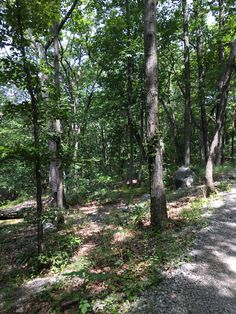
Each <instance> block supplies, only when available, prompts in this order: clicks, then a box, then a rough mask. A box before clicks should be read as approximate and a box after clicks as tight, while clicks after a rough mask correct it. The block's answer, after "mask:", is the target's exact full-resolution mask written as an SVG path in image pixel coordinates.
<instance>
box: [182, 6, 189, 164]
mask: <svg viewBox="0 0 236 314" xmlns="http://www.w3.org/2000/svg"><path fill="white" fill-rule="evenodd" d="M182 10H183V35H184V81H185V90H184V165H185V166H189V165H190V133H191V102H190V54H189V31H188V23H189V7H188V2H187V0H182Z"/></svg>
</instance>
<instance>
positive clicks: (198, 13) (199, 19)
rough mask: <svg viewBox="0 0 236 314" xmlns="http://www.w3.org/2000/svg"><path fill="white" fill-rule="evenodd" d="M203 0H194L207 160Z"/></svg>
mask: <svg viewBox="0 0 236 314" xmlns="http://www.w3.org/2000/svg"><path fill="white" fill-rule="evenodd" d="M202 5H203V4H202V1H201V0H196V1H195V2H194V7H195V14H196V20H197V45H196V50H197V65H198V101H199V107H200V110H201V133H202V134H201V138H202V143H203V151H204V160H205V162H207V156H208V150H209V143H208V126H207V117H206V108H205V92H204V77H205V71H204V67H203V51H202V50H203V49H202V48H203V43H202V35H203V32H202V26H203V23H204V19H202V14H204V13H201V10H202Z"/></svg>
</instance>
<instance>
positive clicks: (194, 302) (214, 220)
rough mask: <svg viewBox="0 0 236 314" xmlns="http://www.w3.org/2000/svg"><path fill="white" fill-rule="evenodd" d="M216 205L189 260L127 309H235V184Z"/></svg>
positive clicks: (180, 313) (197, 312)
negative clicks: (208, 223)
mask: <svg viewBox="0 0 236 314" xmlns="http://www.w3.org/2000/svg"><path fill="white" fill-rule="evenodd" d="M215 205H217V204H215ZM218 207H219V208H218V209H217V210H216V211H215V213H214V214H213V216H212V217H211V219H210V220H211V223H210V225H209V226H208V227H207V228H204V229H203V230H202V231H201V232H200V233H199V236H198V238H197V241H196V243H195V245H194V247H193V249H192V251H191V256H192V260H191V262H189V263H186V264H184V265H182V266H181V267H180V268H179V269H178V270H177V271H175V272H173V273H172V274H171V275H170V276H168V278H167V279H165V280H164V281H163V282H162V284H161V285H159V286H158V287H157V288H155V289H150V290H148V291H146V292H145V293H144V295H143V296H142V297H141V298H140V299H139V300H138V301H137V302H136V303H135V304H133V305H132V306H131V309H130V311H129V313H133V314H134V313H135V314H137V313H142V314H144V313H156V314H158V313H163V314H164V313H165V314H166V313H168V314H185V313H186V314H190V313H192V314H202V313H209V314H224V313H232V314H235V313H236V186H234V188H233V189H232V190H231V191H230V192H226V193H222V194H221V202H218Z"/></svg>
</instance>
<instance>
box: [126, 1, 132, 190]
mask: <svg viewBox="0 0 236 314" xmlns="http://www.w3.org/2000/svg"><path fill="white" fill-rule="evenodd" d="M125 11H126V12H125V13H126V26H127V29H126V31H127V47H128V54H129V55H128V57H127V105H126V106H127V118H128V130H129V151H130V152H129V175H128V180H129V184H130V185H132V182H133V165H134V145H133V126H132V123H131V119H130V115H131V114H130V109H131V106H132V96H133V82H132V57H131V56H130V51H129V50H130V41H131V37H130V7H129V0H125Z"/></svg>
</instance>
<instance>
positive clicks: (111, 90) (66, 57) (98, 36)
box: [0, 0, 236, 313]
mask: <svg viewBox="0 0 236 314" xmlns="http://www.w3.org/2000/svg"><path fill="white" fill-rule="evenodd" d="M235 11H236V6H235V1H233V0H215V1H214V0H213V1H205V0H192V1H188V0H176V1H154V0H145V1H141V0H124V1H119V0H111V1H102V0H97V1H93V0H90V1H87V0H73V1H72V0H55V1H51V0H35V1H28V0H2V2H1V4H0V31H1V32H0V161H1V164H0V176H1V180H0V205H1V206H2V207H4V206H5V209H4V210H1V213H0V220H4V219H21V218H25V220H27V221H30V222H32V223H33V224H34V228H35V227H36V225H37V242H36V243H35V247H34V248H33V250H36V249H37V254H36V255H37V258H36V259H37V262H35V263H36V264H37V266H35V267H36V268H37V270H35V269H36V268H35V269H34V272H35V273H37V274H39V273H40V272H41V271H42V270H43V269H44V268H47V267H48V266H47V262H48V260H47V262H45V261H44V256H45V254H46V252H47V245H48V241H50V240H48V239H50V236H49V238H48V233H47V231H46V229H47V227H49V228H50V225H45V224H46V223H47V222H49V221H50V224H51V223H52V226H51V227H52V228H54V227H55V228H58V229H60V228H62V229H63V228H66V224H67V218H66V217H67V216H68V215H71V213H72V211H73V210H74V209H75V208H76V209H78V208H80V206H81V207H82V208H84V207H83V206H86V205H85V204H86V203H89V204H93V203H91V202H95V203H96V205H95V206H98V208H97V207H96V210H97V209H98V211H99V208H100V207H99V206H100V205H101V204H103V205H104V204H105V209H101V213H100V214H96V215H98V216H96V215H95V216H96V217H97V218H96V219H98V220H99V219H101V221H103V219H105V218H104V217H105V216H104V215H105V214H104V213H103V211H104V212H107V211H108V216H109V215H110V216H111V219H114V220H115V221H116V223H117V224H118V226H119V224H120V225H122V226H123V225H125V224H126V223H127V224H128V223H129V222H128V220H129V219H130V221H132V222H134V221H135V224H136V225H138V226H139V228H140V229H139V231H138V233H137V241H138V239H139V237H140V243H141V246H142V245H143V246H144V247H145V246H148V244H147V243H148V241H151V240H150V238H149V240H148V241H147V243H146V242H145V241H146V240H144V241H143V239H142V234H145V232H147V231H145V230H146V229H148V230H149V229H150V230H149V231H148V232H157V234H158V235H160V232H161V230H166V229H167V230H169V229H171V228H172V227H173V225H172V221H173V219H174V215H173V214H171V212H169V208H168V206H167V201H166V199H168V201H170V197H169V193H170V192H173V193H176V192H175V190H176V187H175V173H176V171H177V169H178V168H179V167H181V166H183V167H186V168H188V169H191V171H193V173H194V176H195V182H194V184H196V183H197V184H199V185H201V193H203V195H204V196H210V195H212V193H213V192H215V191H216V186H215V184H214V169H215V167H216V169H218V168H217V167H219V166H220V165H224V163H226V164H229V163H230V164H234V163H235V150H236V149H235V138H236V130H235V127H236V76H235V69H236V68H235V57H236V35H235V29H236V14H235V13H236V12H235ZM190 190H191V189H190ZM191 191H192V190H191ZM147 193H148V194H147ZM180 193H182V192H180ZM187 193H189V192H187ZM194 193H195V192H194ZM143 194H144V195H143ZM142 195H143V197H144V199H143V200H142V199H141V200H142V201H148V202H147V203H145V205H138V207H137V208H136V207H135V208H136V209H137V211H136V213H135V215H134V212H132V206H133V205H132V204H133V203H132V202H133V200H135V199H136V198H137V197H139V198H140V197H142ZM145 195H146V196H145ZM188 196H189V195H188ZM145 197H146V198H145ZM149 199H150V201H149ZM19 200H20V201H23V200H24V201H25V200H28V202H29V203H28V204H26V206H25V205H23V206H22V207H19V208H13V207H12V206H13V205H12V204H14V202H16V203H17V202H19ZM29 200H31V201H29ZM34 201H35V203H34ZM182 201H183V202H185V201H184V200H182ZM12 202H13V203H12ZM120 202H121V203H122V202H123V203H122V204H123V205H124V206H125V207H124V210H123V211H122V209H121V208H122V206H121V205H120ZM116 203H119V206H121V207H119V210H118V212H115V209H114V208H113V206H115V205H114V204H116ZM97 204H100V205H97ZM108 204H112V205H111V206H112V207H111V208H112V209H114V212H113V213H111V212H110V208H107V207H106V206H108ZM130 206H131V207H130ZM142 206H144V207H145V210H147V211H148V216H147V217H148V219H147V218H145V219H143V218H144V216H143V209H144V207H142ZM173 206H174V205H173ZM6 207H10V208H11V210H9V209H6ZM117 208H118V207H117ZM130 208H131V209H130ZM129 209H130V213H129V214H127V215H126V212H125V210H127V211H129ZM127 213H128V212H127ZM119 215H120V217H121V218H119ZM82 216H83V210H82ZM100 216H101V217H100ZM124 216H125V218H124ZM89 217H90V216H89ZM112 217H113V218H112ZM81 219H82V218H81V217H79V219H78V224H80V223H81V224H82V225H83V219H82V220H81ZM142 219H143V220H142ZM187 220H188V219H187ZM121 221H122V222H121ZM109 223H110V222H109ZM170 225H171V226H172V227H170ZM63 226H64V227H63ZM174 226H176V224H175V223H174ZM16 227H17V226H16ZM112 228H113V227H112ZM165 228H166V229H165ZM173 228H174V227H173ZM16 229H17V228H16ZM19 230H20V229H19ZM35 230H36V229H35ZM99 232H102V231H101V230H99ZM142 232H143V233H142ZM165 232H166V231H164V233H165ZM167 232H168V231H167ZM109 236H110V235H108V238H109ZM58 237H59V238H60V236H59V235H58ZM168 237H169V234H167V238H168ZM131 238H132V237H131ZM76 239H77V238H73V236H71V238H70V236H69V237H67V240H68V242H66V243H67V244H66V248H65V251H66V252H67V251H68V250H69V251H70V249H69V246H70V245H71V247H73V245H75V246H76V245H77V244H79V242H77V240H76ZM95 240H96V236H95ZM182 240H183V239H182ZM59 241H60V240H59ZM70 241H71V242H70ZM73 241H74V242H73ZM78 241H79V240H78ZM132 241H133V240H132ZM132 241H131V242H132ZM183 241H185V240H183ZM186 241H187V240H186ZM95 242H96V241H95ZM187 242H188V241H187ZM98 243H99V241H98ZM111 243H112V241H111ZM97 245H99V244H97ZM132 246H134V247H135V241H134V242H132V243H131V248H132ZM161 246H165V245H164V244H163V243H162V244H161ZM60 250H61V249H60ZM117 250H118V251H119V249H117ZM133 250H134V251H135V250H136V248H133ZM143 250H144V251H145V249H143ZM67 253H68V252H67ZM67 253H66V254H67ZM136 253H137V254H138V252H136ZM117 254H118V253H117ZM119 254H121V259H122V261H125V260H126V256H125V255H122V253H120V251H119ZM119 254H118V255H119ZM124 254H125V253H124ZM161 254H166V253H164V250H163V248H162V249H161ZM71 255H72V252H70V253H68V256H67V257H68V258H69V257H71ZM40 256H41V257H40ZM51 264H52V263H51ZM50 266H51V265H50ZM54 266H55V265H54ZM132 280H133V279H132ZM157 281H159V277H158V279H157ZM81 304H82V303H81ZM81 304H80V305H81ZM82 305H83V304H82ZM82 305H81V306H82ZM72 306H73V304H72ZM84 308H85V310H84V312H83V310H81V311H82V313H86V309H87V308H86V305H85V306H84ZM117 313H118V312H117Z"/></svg>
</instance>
